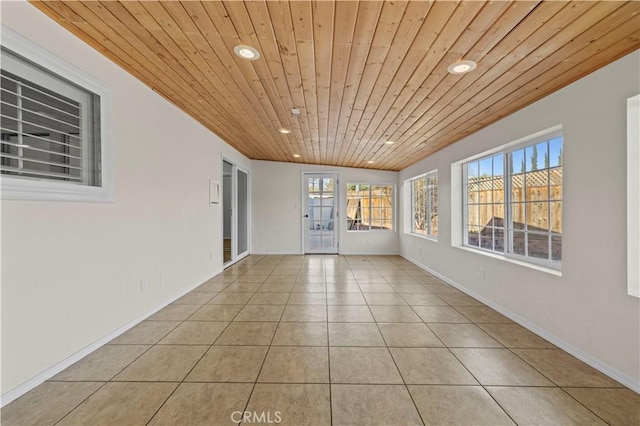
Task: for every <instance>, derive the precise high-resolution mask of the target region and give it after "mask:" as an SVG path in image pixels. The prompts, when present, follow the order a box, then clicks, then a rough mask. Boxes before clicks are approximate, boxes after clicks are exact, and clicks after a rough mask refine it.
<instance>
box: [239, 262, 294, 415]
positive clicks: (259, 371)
mask: <svg viewBox="0 0 640 426" xmlns="http://www.w3.org/2000/svg"><path fill="white" fill-rule="evenodd" d="M285 258H286V257H284V256H283V258H282V260H280V262H278V264H277V265H276V266H275V267H274V268H273V270H272V271H271V273H269V275H268V276H267V279H269V277H270V276H271V275H273V271H274V270H276V269H277V267H278V265H280V264H281V263H282V261H283V260H284V259H285ZM299 273H300V272H299V271H298V274H296V278H297V276H298V275H299ZM294 281H295V280H294ZM265 283H266V280H265ZM263 285H264V284H263ZM294 286H295V283H294ZM260 288H262V286H260ZM292 290H293V289H292ZM256 293H257V292H256ZM291 293H292V292H289V297H288V298H287V301H288V300H289V299H290V298H291ZM286 306H287V305H285V309H286ZM285 309H283V310H282V312H281V313H280V318H279V319H278V324H277V325H276V328H275V330H274V331H273V335H272V336H271V341H270V342H269V345H268V346H267V352H266V353H265V355H264V359H263V360H262V364H260V369H259V370H258V374H257V375H256V378H255V381H254V382H253V386H252V387H251V392H249V397H248V398H247V402H246V403H245V405H244V409H243V410H242V411H243V416H244V413H245V412H246V411H247V408H249V403H250V402H251V397H252V396H253V392H254V391H255V389H256V386H257V385H258V380H259V379H260V373H262V369H263V368H264V364H265V363H266V362H267V357H268V356H269V352H271V346H272V344H273V340H274V339H275V337H276V333H277V332H278V328H280V323H281V322H282V316H283V315H284V311H285ZM240 423H241V422H238V424H240Z"/></svg>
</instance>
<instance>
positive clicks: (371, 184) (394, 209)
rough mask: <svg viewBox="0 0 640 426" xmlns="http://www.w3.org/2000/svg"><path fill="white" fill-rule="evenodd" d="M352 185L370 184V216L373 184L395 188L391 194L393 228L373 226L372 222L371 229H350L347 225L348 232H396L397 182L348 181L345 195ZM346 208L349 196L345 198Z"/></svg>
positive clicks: (346, 216)
mask: <svg viewBox="0 0 640 426" xmlns="http://www.w3.org/2000/svg"><path fill="white" fill-rule="evenodd" d="M351 185H367V186H369V189H368V192H369V217H372V216H371V211H372V208H371V187H373V186H390V187H391V188H392V190H393V194H392V196H391V214H392V219H391V229H386V228H385V229H383V228H372V227H371V223H370V224H369V229H349V227H348V226H347V227H346V232H355V233H360V232H396V228H397V225H396V216H397V215H396V211H397V207H396V192H397V189H396V184H395V183H389V182H362V181H358V182H347V183H346V184H345V186H344V188H345V197H348V194H349V189H348V188H349V186H351ZM344 204H345V209H346V208H348V198H346V199H345V203H344ZM344 216H345V218H347V220H348V215H347V210H345V215H344Z"/></svg>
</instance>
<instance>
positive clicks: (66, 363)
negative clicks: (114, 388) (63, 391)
mask: <svg viewBox="0 0 640 426" xmlns="http://www.w3.org/2000/svg"><path fill="white" fill-rule="evenodd" d="M220 272H222V271H220ZM220 272H217V273H216V274H214V276H215V275H218V274H219V273H220ZM200 285H202V283H198V284H196V285H194V286H193V287H191V288H189V289H187V290H185V291H183V292H182V293H180V294H179V295H178V296H176V297H174V298H172V299H171V300H169V301H166V302H163V303H161V304H160V305H158V306H156V307H155V308H153V309H151V310H150V311H147V312H146V313H144V314H142V315H141V316H139V317H138V318H136V319H134V320H132V321H129V322H128V323H126V324H125V325H123V326H122V327H119V328H117V329H115V330H114V331H112V332H111V333H109V334H107V335H106V336H104V337H102V338H101V339H98V340H96V341H95V342H93V343H92V344H90V345H89V346H86V347H85V348H82V349H80V350H79V351H78V352H76V353H74V354H73V355H71V356H69V357H67V358H65V359H63V360H62V361H60V362H58V363H57V364H55V365H53V366H51V367H49V368H47V369H46V370H44V371H43V372H42V373H40V374H38V375H36V376H34V377H32V378H31V379H29V380H27V381H26V382H24V383H23V384H21V385H19V386H16V387H15V388H13V389H11V390H10V391H8V392H6V393H4V394H3V395H2V396H1V397H0V407H4V406H5V405H7V404H8V403H10V402H11V401H13V400H15V399H17V398H19V397H21V396H22V395H24V394H25V393H27V392H29V391H30V390H31V389H33V388H35V387H36V386H38V385H40V384H41V383H44V382H45V381H47V380H49V379H50V378H51V377H53V376H55V375H56V374H58V373H59V372H61V371H62V370H64V369H65V368H67V367H70V366H71V365H73V364H75V363H76V362H78V361H80V360H81V359H82V358H84V357H85V356H87V355H89V354H90V353H92V352H93V351H95V350H97V349H100V348H101V347H102V346H104V345H105V344H107V343H109V342H110V341H111V340H113V339H115V338H116V337H118V336H119V335H121V334H122V333H124V332H125V331H127V330H129V329H130V328H132V327H133V326H135V325H137V324H139V323H141V322H142V321H144V320H145V319H147V318H149V317H150V316H151V315H153V314H155V313H156V312H158V311H159V310H160V309H162V308H164V307H166V306H167V305H169V304H171V303H173V302H175V301H176V300H178V299H179V298H181V297H182V296H184V295H185V294H187V293H189V292H190V291H192V290H193V289H195V288H197V287H199V286H200Z"/></svg>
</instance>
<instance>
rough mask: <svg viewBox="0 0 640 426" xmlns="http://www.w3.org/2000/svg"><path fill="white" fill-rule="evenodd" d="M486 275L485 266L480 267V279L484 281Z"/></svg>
mask: <svg viewBox="0 0 640 426" xmlns="http://www.w3.org/2000/svg"><path fill="white" fill-rule="evenodd" d="M484 276H485V270H484V268H481V269H480V279H481V280H482V281H484Z"/></svg>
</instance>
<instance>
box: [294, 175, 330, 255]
mask: <svg viewBox="0 0 640 426" xmlns="http://www.w3.org/2000/svg"><path fill="white" fill-rule="evenodd" d="M303 191H304V209H305V213H304V251H305V253H323V254H337V253H338V235H339V233H338V229H337V224H338V223H339V222H338V221H337V220H336V218H337V216H338V201H337V200H338V175H337V174H311V173H305V174H304V182H303Z"/></svg>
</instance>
